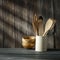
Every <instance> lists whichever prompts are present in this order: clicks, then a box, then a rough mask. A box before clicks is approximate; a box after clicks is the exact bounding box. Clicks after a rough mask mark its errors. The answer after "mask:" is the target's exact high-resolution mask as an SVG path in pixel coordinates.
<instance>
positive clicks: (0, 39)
mask: <svg viewBox="0 0 60 60" xmlns="http://www.w3.org/2000/svg"><path fill="white" fill-rule="evenodd" d="M0 6H1V7H2V0H0ZM1 7H0V48H1V47H3V20H2V19H1V16H2V8H1Z"/></svg>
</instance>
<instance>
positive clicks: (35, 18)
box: [32, 14, 38, 35]
mask: <svg viewBox="0 0 60 60" xmlns="http://www.w3.org/2000/svg"><path fill="white" fill-rule="evenodd" d="M32 26H33V30H34V32H35V35H38V18H37V16H36V14H35V15H34V17H33V22H32Z"/></svg>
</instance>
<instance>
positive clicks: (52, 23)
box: [43, 18, 56, 36]
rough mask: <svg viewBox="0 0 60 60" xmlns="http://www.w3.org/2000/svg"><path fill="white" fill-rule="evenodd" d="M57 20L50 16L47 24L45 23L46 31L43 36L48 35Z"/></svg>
mask: <svg viewBox="0 0 60 60" xmlns="http://www.w3.org/2000/svg"><path fill="white" fill-rule="evenodd" d="M55 23H56V21H55V20H53V19H51V18H49V19H48V21H47V22H46V25H45V31H44V33H43V36H46V34H47V33H48V31H49V30H51V29H52V28H53V27H54V25H55Z"/></svg>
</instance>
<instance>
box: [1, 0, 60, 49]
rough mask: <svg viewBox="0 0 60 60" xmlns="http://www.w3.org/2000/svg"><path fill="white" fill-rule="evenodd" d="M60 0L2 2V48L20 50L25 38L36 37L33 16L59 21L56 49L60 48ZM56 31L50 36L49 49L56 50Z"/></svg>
mask: <svg viewBox="0 0 60 60" xmlns="http://www.w3.org/2000/svg"><path fill="white" fill-rule="evenodd" d="M59 2H60V0H0V41H1V45H0V46H1V47H4V48H7V47H10V48H20V47H22V46H21V40H22V37H23V36H30V35H35V34H34V31H33V27H32V20H33V16H34V14H35V13H36V14H37V16H40V15H41V16H43V18H44V19H43V22H44V24H45V23H46V21H47V19H48V18H51V17H52V18H55V19H56V20H57V24H56V26H57V27H56V28H57V31H56V33H57V36H56V39H57V40H56V47H57V48H60V46H59V42H60V41H59V39H60V38H59V34H60V33H59V32H60V30H59V29H60V26H59V24H60V23H59V19H60V17H59V16H60V12H59V11H60V7H59V6H60V5H59ZM53 32H54V29H53V30H52V31H50V33H49V34H48V48H54V36H53Z"/></svg>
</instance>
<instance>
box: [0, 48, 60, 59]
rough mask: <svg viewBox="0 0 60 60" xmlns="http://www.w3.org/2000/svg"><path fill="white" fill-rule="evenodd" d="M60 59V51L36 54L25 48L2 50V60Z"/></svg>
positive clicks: (0, 54) (0, 49)
mask: <svg viewBox="0 0 60 60" xmlns="http://www.w3.org/2000/svg"><path fill="white" fill-rule="evenodd" d="M59 58H60V51H47V52H36V51H35V50H32V49H24V48H0V60H53V59H59Z"/></svg>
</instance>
